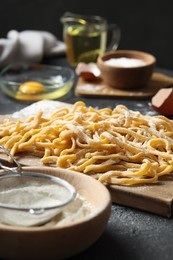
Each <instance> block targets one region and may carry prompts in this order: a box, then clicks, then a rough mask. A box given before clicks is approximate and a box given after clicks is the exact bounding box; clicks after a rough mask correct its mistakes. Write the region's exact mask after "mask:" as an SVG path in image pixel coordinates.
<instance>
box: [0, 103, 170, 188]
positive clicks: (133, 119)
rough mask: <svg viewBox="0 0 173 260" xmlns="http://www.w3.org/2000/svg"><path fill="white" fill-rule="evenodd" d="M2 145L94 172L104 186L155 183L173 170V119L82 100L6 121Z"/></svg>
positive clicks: (1, 129)
mask: <svg viewBox="0 0 173 260" xmlns="http://www.w3.org/2000/svg"><path fill="white" fill-rule="evenodd" d="M0 145H3V146H4V147H5V148H6V149H7V150H8V151H9V152H10V153H11V154H12V155H13V156H15V155H16V154H19V153H23V152H28V153H30V154H31V155H34V156H38V157H40V160H41V162H42V163H43V164H46V165H52V166H57V167H61V168H67V169H70V170H73V171H77V172H81V173H84V174H88V175H91V176H93V177H94V178H96V179H98V180H99V181H100V182H102V183H104V184H116V185H134V184H146V183H154V182H157V181H158V178H159V177H160V176H163V175H165V174H169V173H171V172H172V171H173V121H172V120H169V119H167V118H166V117H164V116H152V117H151V116H147V115H145V116H144V115H142V114H141V113H139V112H136V111H131V110H129V109H128V108H127V107H125V106H124V105H118V106H116V107H115V108H114V109H110V108H103V109H95V108H93V107H87V106H86V105H85V103H83V102H81V101H79V102H76V103H75V104H74V105H73V106H72V108H67V107H64V108H60V109H57V110H56V111H55V112H54V113H52V114H51V116H50V117H49V118H45V117H44V116H43V112H38V113H37V114H36V116H33V117H30V118H28V119H26V120H23V121H21V120H18V121H17V122H14V121H12V120H10V119H5V120H4V122H3V123H1V124H0Z"/></svg>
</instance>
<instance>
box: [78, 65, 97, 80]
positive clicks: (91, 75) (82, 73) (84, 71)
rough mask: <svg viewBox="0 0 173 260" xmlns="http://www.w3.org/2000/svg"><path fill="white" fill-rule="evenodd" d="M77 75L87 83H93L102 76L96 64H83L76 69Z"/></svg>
mask: <svg viewBox="0 0 173 260" xmlns="http://www.w3.org/2000/svg"><path fill="white" fill-rule="evenodd" d="M76 74H77V75H78V76H79V77H81V78H83V79H85V80H87V81H92V80H95V79H97V78H98V77H99V76H100V70H99V68H98V67H97V65H96V64H95V63H88V64H86V63H83V62H81V63H79V64H78V65H77V67H76Z"/></svg>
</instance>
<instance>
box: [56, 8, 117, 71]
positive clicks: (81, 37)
mask: <svg viewBox="0 0 173 260" xmlns="http://www.w3.org/2000/svg"><path fill="white" fill-rule="evenodd" d="M60 21H61V22H62V24H63V39H64V42H65V44H66V54H67V59H68V61H69V63H70V64H71V65H72V66H73V67H76V66H77V64H78V63H79V62H85V63H89V62H96V61H97V57H98V56H99V55H100V54H103V53H104V52H105V50H106V49H107V38H108V32H109V31H110V32H111V33H112V36H111V43H110V44H109V46H108V49H112V50H116V49H117V47H118V45H119V40H120V28H119V27H118V26H117V25H116V24H108V23H107V21H106V20H105V19H104V18H102V17H100V16H85V15H78V14H73V13H69V12H67V13H65V14H64V15H63V16H62V17H61V19H60Z"/></svg>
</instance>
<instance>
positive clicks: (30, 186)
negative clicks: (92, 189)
mask: <svg viewBox="0 0 173 260" xmlns="http://www.w3.org/2000/svg"><path fill="white" fill-rule="evenodd" d="M0 149H1V150H3V151H4V152H5V153H6V154H7V155H8V156H10V157H11V159H12V160H13V162H14V164H13V167H8V166H5V165H4V164H2V163H0V167H1V168H2V169H3V170H4V172H3V173H2V174H1V175H0V222H1V223H5V224H8V225H17V226H35V225H41V224H44V223H46V222H48V221H49V220H50V219H51V218H53V217H54V216H55V215H57V214H58V213H60V212H61V211H62V210H63V208H64V206H66V205H67V204H69V203H70V202H72V201H73V200H74V199H75V197H76V190H75V188H74V187H73V186H72V185H71V184H70V183H68V182H67V181H65V180H63V179H61V178H58V177H55V176H51V175H48V174H43V173H41V172H40V173H33V172H29V171H28V170H27V171H26V170H23V168H22V166H21V165H20V164H19V163H18V162H17V161H16V160H15V158H14V157H13V156H12V155H11V154H10V153H9V152H8V151H7V150H6V149H5V148H4V147H3V146H0Z"/></svg>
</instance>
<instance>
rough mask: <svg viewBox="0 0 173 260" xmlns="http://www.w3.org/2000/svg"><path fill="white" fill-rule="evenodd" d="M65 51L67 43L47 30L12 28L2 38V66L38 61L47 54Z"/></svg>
mask: <svg viewBox="0 0 173 260" xmlns="http://www.w3.org/2000/svg"><path fill="white" fill-rule="evenodd" d="M63 53H65V44H64V43H63V42H62V41H60V40H58V39H57V38H56V37H55V36H54V35H53V34H52V33H50V32H46V31H34V30H25V31H22V32H18V31H16V30H11V31H9V32H8V34H7V38H6V39H5V38H1V39H0V67H3V66H6V65H8V64H11V63H16V62H26V63H37V62H41V61H42V59H43V58H44V57H45V56H52V55H59V54H63Z"/></svg>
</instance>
